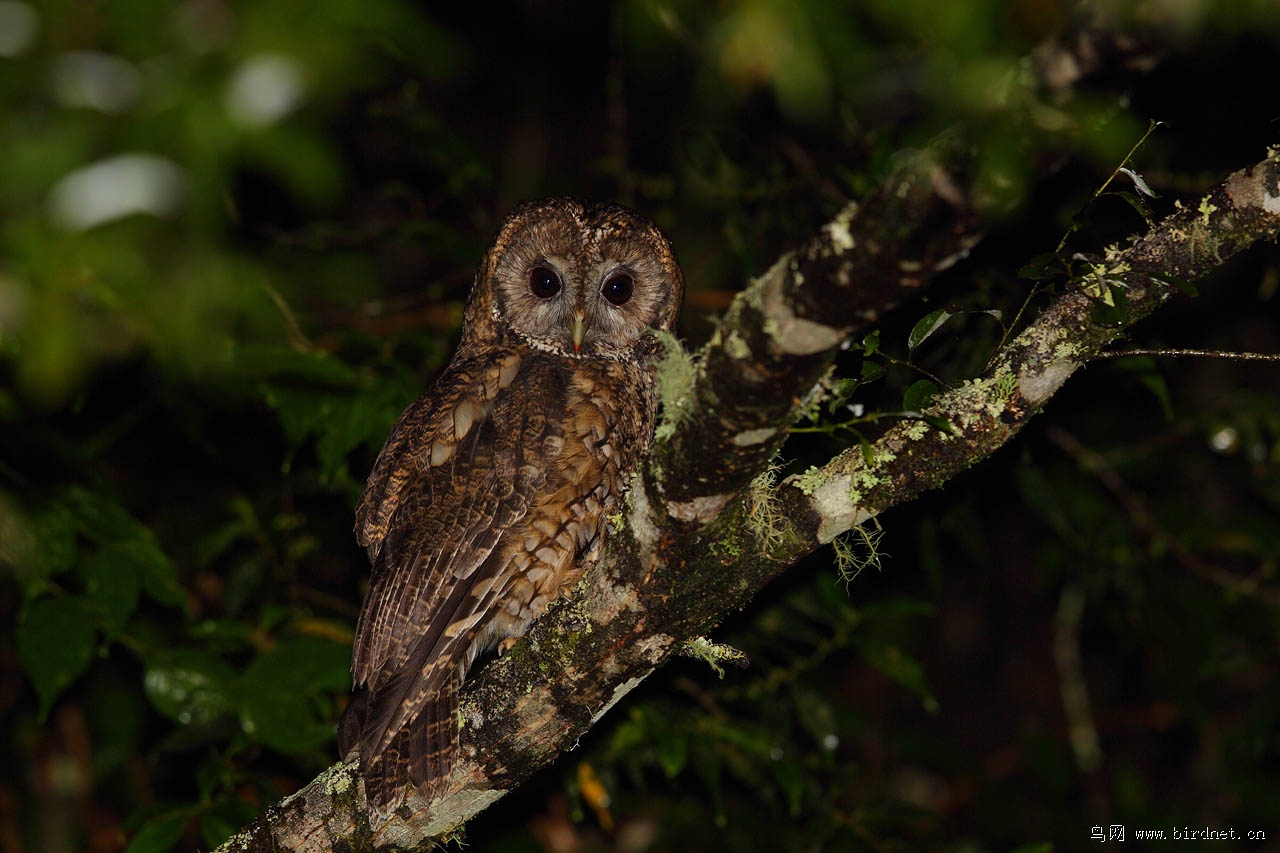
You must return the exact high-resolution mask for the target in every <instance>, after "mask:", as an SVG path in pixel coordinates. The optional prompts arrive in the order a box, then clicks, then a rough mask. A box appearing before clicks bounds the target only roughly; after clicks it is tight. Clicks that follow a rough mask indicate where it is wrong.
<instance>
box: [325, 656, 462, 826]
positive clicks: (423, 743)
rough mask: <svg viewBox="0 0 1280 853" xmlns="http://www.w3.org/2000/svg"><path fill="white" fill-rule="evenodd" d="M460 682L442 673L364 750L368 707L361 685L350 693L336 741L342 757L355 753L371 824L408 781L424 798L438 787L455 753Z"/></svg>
mask: <svg viewBox="0 0 1280 853" xmlns="http://www.w3.org/2000/svg"><path fill="white" fill-rule="evenodd" d="M461 683H462V678H461V676H460V675H456V674H452V673H450V674H448V675H446V676H445V677H444V678H443V679H441V681H440V683H439V684H438V685H437V689H436V690H435V692H434V694H433V695H432V696H431V697H429V698H428V699H427V701H426V704H425V705H423V707H422V710H421V711H420V712H419V713H418V715H417V716H416V717H414V718H412V719H411V720H410V721H409V722H408V723H407V724H406V725H404V726H402V727H401V728H400V730H399V731H397V732H396V733H395V735H394V736H393V737H392V739H391V742H390V743H389V744H387V745H386V746H385V747H383V749H381V750H379V751H371V750H369V744H368V742H367V740H363V739H362V738H361V730H362V729H364V728H365V725H366V722H367V721H366V715H367V713H368V711H369V700H368V693H367V691H365V690H361V691H358V692H357V693H356V694H355V696H353V697H352V699H351V703H350V704H349V705H348V706H347V710H346V712H345V713H344V714H343V717H342V722H341V723H340V724H339V728H338V746H339V749H340V750H341V752H342V756H343V758H344V759H345V760H348V761H349V760H351V759H353V758H356V757H359V759H360V775H361V776H362V777H363V778H364V791H365V800H366V802H367V803H368V806H369V812H370V814H371V816H372V817H373V824H374V828H377V827H379V826H381V825H382V824H383V823H385V822H386V821H387V819H388V818H389V817H390V816H391V814H392V813H393V812H394V811H395V810H396V809H398V808H400V805H401V804H402V803H403V802H404V797H405V793H406V792H407V790H408V787H409V785H410V784H412V785H413V786H414V787H415V788H417V789H418V790H419V791H420V793H421V794H422V795H423V796H425V797H426V798H427V799H431V798H432V797H434V796H436V795H437V794H439V793H441V792H442V791H443V789H444V784H445V782H446V781H447V780H448V778H449V774H450V773H451V772H453V765H454V761H455V759H456V757H457V754H458V691H459V688H460V687H461Z"/></svg>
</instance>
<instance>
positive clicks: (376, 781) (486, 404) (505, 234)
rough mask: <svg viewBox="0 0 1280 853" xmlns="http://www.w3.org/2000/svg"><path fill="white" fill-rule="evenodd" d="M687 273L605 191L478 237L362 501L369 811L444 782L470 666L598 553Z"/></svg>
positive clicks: (638, 451) (352, 744)
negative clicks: (464, 292)
mask: <svg viewBox="0 0 1280 853" xmlns="http://www.w3.org/2000/svg"><path fill="white" fill-rule="evenodd" d="M683 290H684V282H683V277H682V275H681V272H680V267H679V265H678V264H677V263H676V259H675V256H674V254H673V253H672V250H671V245H670V243H669V242H668V241H667V238H666V237H665V236H664V235H663V234H662V232H661V231H660V230H658V228H657V226H655V225H654V224H653V223H652V222H650V221H649V220H647V219H645V218H644V217H642V216H640V215H638V214H636V213H634V212H632V211H631V210H628V209H627V208H624V207H621V206H619V205H615V204H586V203H583V202H581V201H578V200H575V199H571V198H554V199H548V200H545V201H539V202H530V203H526V204H524V205H523V206H521V207H519V208H518V209H516V210H515V211H514V212H513V213H512V214H511V216H510V217H509V218H508V219H507V220H506V222H505V223H503V225H502V228H501V230H500V231H499V233H498V236H497V237H496V238H495V239H494V241H493V244H492V245H491V246H490V247H489V250H488V252H487V253H486V254H485V257H484V260H483V262H482V264H481V266H480V270H479V272H478V273H477V274H476V278H475V283H474V285H473V286H472V289H471V294H470V297H469V299H468V301H467V307H466V312H465V315H464V325H463V331H462V340H461V342H460V343H459V344H458V349H457V352H455V353H454V355H453V358H452V360H451V361H450V362H449V366H448V367H447V368H446V369H445V371H444V373H443V374H441V376H440V377H439V379H437V380H436V382H435V385H434V386H433V387H432V388H431V389H430V390H429V391H427V393H425V394H423V395H422V396H421V397H419V398H418V400H417V401H416V402H414V403H413V404H412V405H410V406H409V408H407V409H406V410H405V411H404V413H403V414H401V415H400V418H399V420H398V421H397V422H396V425H395V427H394V428H393V429H392V431H391V435H390V436H389V437H388V439H387V442H386V445H385V446H384V447H383V448H382V452H381V453H380V454H379V455H378V459H377V462H376V463H375V464H374V467H373V471H372V473H370V475H369V479H368V482H367V483H366V484H365V488H364V492H363V494H362V495H361V497H360V502H359V504H358V506H357V507H356V528H355V529H356V538H357V540H358V541H359V543H360V544H361V545H363V546H364V547H365V549H366V551H367V552H368V555H369V560H370V562H371V563H372V566H373V571H372V576H371V579H370V583H369V591H368V594H367V596H366V597H365V600H364V605H363V607H362V609H361V611H360V618H359V621H358V623H357V625H356V636H355V644H354V648H353V651H352V663H351V671H352V675H353V676H354V681H355V689H356V694H355V695H354V696H353V698H352V701H351V703H350V705H349V706H348V710H347V712H346V714H345V716H344V718H343V722H342V724H341V726H340V733H339V734H340V747H341V749H342V751H343V755H344V756H345V757H347V758H355V757H357V756H358V757H359V759H360V772H361V775H362V776H363V777H364V782H365V792H366V798H367V801H368V803H369V807H370V810H371V812H372V813H373V815H374V816H375V820H376V821H377V822H378V823H381V822H383V821H385V820H386V818H387V817H388V816H389V815H390V814H391V812H393V811H394V810H395V809H396V808H398V807H399V805H400V804H401V802H402V801H403V799H404V795H405V792H406V790H407V788H408V786H409V785H410V784H412V785H414V786H416V787H418V788H420V789H424V790H425V793H426V794H427V795H428V796H433V795H435V794H437V793H440V792H441V789H442V784H443V781H444V780H445V779H446V778H447V777H448V775H449V772H450V770H451V768H452V766H453V762H454V760H455V757H456V754H457V749H458V727H459V722H458V693H459V688H460V687H461V685H462V682H463V679H465V678H466V676H467V673H468V671H469V670H470V669H471V667H472V665H473V664H474V663H475V662H476V659H477V658H478V657H480V656H481V655H483V654H485V653H486V652H488V651H490V650H492V649H494V648H498V649H499V651H500V652H501V651H502V650H503V649H504V648H505V646H506V645H507V644H509V643H511V642H514V641H515V638H518V637H520V636H521V635H522V634H524V633H525V631H526V630H528V628H529V625H530V624H531V623H532V622H533V620H534V619H536V618H537V617H538V616H539V615H540V614H541V613H542V612H543V611H544V610H545V609H546V608H547V605H548V604H549V603H550V602H551V601H553V600H554V599H555V598H556V597H557V596H559V595H560V594H562V593H563V592H565V591H566V590H567V589H568V588H569V587H570V586H571V585H573V584H574V583H575V582H576V581H577V580H578V578H579V577H581V575H582V572H583V569H584V567H585V566H586V565H588V564H590V562H591V561H592V560H593V559H594V558H595V556H596V554H597V552H598V551H599V548H600V544H601V537H602V535H603V534H604V529H605V518H606V517H607V516H608V515H610V514H611V513H613V512H616V511H617V508H618V506H619V500H620V497H621V493H622V491H623V489H624V488H625V486H626V484H627V483H628V481H629V480H630V476H631V474H632V472H633V471H634V470H635V468H636V465H637V463H638V461H639V460H640V458H641V457H642V455H643V454H644V452H645V450H646V449H647V448H648V445H649V442H650V440H651V438H652V435H653V428H654V414H655V410H656V408H657V400H656V392H655V379H654V362H655V359H656V356H657V353H658V350H659V345H658V343H657V341H656V339H655V337H654V335H653V334H652V330H655V329H659V330H668V329H670V328H671V326H672V324H673V323H674V322H675V319H676V314H677V313H678V312H679V309H680V301H681V297H682V294H683Z"/></svg>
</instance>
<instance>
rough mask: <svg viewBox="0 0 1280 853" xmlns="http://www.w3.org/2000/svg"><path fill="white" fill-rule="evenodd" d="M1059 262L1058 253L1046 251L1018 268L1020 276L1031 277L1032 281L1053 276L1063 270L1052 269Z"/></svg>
mask: <svg viewBox="0 0 1280 853" xmlns="http://www.w3.org/2000/svg"><path fill="white" fill-rule="evenodd" d="M1057 262H1058V255H1057V253H1055V252H1045V253H1044V254H1042V255H1036V256H1035V257H1034V258H1032V259H1031V260H1029V261H1027V263H1026V264H1025V265H1023V267H1022V269H1020V270H1018V278H1025V279H1030V280H1031V281H1041V280H1043V279H1046V278H1051V277H1053V276H1055V275H1058V274H1060V273H1061V272H1062V270H1060V269H1052V267H1053V266H1054V265H1055V264H1056V263H1057Z"/></svg>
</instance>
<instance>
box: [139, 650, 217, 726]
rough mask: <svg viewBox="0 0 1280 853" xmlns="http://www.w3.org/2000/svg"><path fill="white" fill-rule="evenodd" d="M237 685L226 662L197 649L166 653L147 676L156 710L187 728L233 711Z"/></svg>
mask: <svg viewBox="0 0 1280 853" xmlns="http://www.w3.org/2000/svg"><path fill="white" fill-rule="evenodd" d="M234 684H235V672H234V671H233V670H232V669H231V667H230V666H228V665H227V663H226V661H224V660H222V658H219V657H216V656H214V655H211V654H209V653H207V652H203V651H200V650H197V649H181V650H178V651H176V652H168V653H166V654H164V655H163V656H162V657H161V658H160V659H158V660H156V661H154V662H152V663H151V665H150V666H148V667H147V671H146V674H145V675H144V677H143V686H144V688H145V689H146V693H147V698H148V699H149V700H151V704H152V705H154V706H155V708H156V710H157V711H159V712H160V713H162V714H164V715H165V716H166V717H168V718H169V719H171V720H176V721H177V722H179V723H181V724H183V725H184V726H185V725H193V724H196V723H204V722H208V721H209V720H212V719H214V718H215V717H218V716H220V715H221V714H223V713H225V712H227V711H228V710H230V708H231V691H232V687H233V685H234Z"/></svg>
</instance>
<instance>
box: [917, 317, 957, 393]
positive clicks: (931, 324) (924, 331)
mask: <svg viewBox="0 0 1280 853" xmlns="http://www.w3.org/2000/svg"><path fill="white" fill-rule="evenodd" d="M954 316H955V314H953V313H952V312H950V311H948V310H947V309H946V308H939V309H938V310H937V311H930V312H929V313H928V314H925V315H924V316H923V317H921V318H920V319H919V320H917V321H916V324H915V325H914V326H912V327H911V334H909V335H907V351H908V352H914V351H915V348H916V347H918V346H920V345H921V344H922V343H924V342H925V341H926V340H927V339H928V337H929V336H930V335H932V334H933V333H934V332H936V331H938V329H940V328H942V326H943V324H945V323H946V322H947V321H948V320H950V319H951V318H952V317H954ZM908 408H910V406H908Z"/></svg>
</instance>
